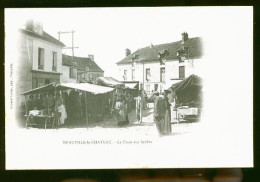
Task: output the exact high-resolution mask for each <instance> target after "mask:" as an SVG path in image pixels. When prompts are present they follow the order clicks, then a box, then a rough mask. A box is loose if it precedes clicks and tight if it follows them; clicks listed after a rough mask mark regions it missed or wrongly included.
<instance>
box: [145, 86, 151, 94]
mask: <svg viewBox="0 0 260 182" xmlns="http://www.w3.org/2000/svg"><path fill="white" fill-rule="evenodd" d="M146 91H147V92H148V93H149V92H150V84H147V85H146Z"/></svg>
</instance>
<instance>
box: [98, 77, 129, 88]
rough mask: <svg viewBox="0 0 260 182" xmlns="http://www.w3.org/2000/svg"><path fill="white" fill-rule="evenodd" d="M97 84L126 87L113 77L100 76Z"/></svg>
mask: <svg viewBox="0 0 260 182" xmlns="http://www.w3.org/2000/svg"><path fill="white" fill-rule="evenodd" d="M95 84H97V85H102V86H107V87H124V85H125V84H124V83H122V82H120V81H118V80H116V79H115V78H113V77H98V78H97V79H96V82H95Z"/></svg>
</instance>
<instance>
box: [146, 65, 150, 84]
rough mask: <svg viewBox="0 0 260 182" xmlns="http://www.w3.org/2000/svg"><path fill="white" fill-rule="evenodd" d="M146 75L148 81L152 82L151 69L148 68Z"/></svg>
mask: <svg viewBox="0 0 260 182" xmlns="http://www.w3.org/2000/svg"><path fill="white" fill-rule="evenodd" d="M145 75H146V76H145V78H146V81H150V78H151V74H150V68H146V71H145Z"/></svg>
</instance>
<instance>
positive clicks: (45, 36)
mask: <svg viewBox="0 0 260 182" xmlns="http://www.w3.org/2000/svg"><path fill="white" fill-rule="evenodd" d="M19 31H20V32H21V33H23V34H25V35H29V36H32V37H35V38H38V39H42V40H45V41H47V42H51V43H53V44H56V45H58V46H61V47H65V44H64V43H62V42H61V41H59V40H57V39H56V38H54V37H52V36H51V35H49V34H48V33H46V32H45V31H43V34H42V36H41V35H38V34H36V33H33V32H31V31H28V30H25V29H20V30H19Z"/></svg>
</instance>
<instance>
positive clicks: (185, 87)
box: [169, 75, 203, 121]
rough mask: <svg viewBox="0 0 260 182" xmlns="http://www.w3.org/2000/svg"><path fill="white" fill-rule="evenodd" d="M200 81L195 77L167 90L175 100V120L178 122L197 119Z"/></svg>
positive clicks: (200, 99) (200, 101) (200, 107)
mask: <svg viewBox="0 0 260 182" xmlns="http://www.w3.org/2000/svg"><path fill="white" fill-rule="evenodd" d="M202 88H203V85H202V79H201V78H200V77H199V76H197V75H191V76H189V77H188V78H186V79H184V80H182V81H180V82H178V83H176V84H173V85H172V87H171V88H170V89H169V91H171V93H172V96H173V98H174V99H175V110H176V118H177V119H178V120H179V121H180V120H193V119H198V118H199V116H200V113H201V109H202Z"/></svg>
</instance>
